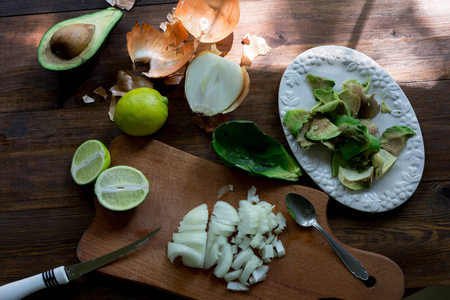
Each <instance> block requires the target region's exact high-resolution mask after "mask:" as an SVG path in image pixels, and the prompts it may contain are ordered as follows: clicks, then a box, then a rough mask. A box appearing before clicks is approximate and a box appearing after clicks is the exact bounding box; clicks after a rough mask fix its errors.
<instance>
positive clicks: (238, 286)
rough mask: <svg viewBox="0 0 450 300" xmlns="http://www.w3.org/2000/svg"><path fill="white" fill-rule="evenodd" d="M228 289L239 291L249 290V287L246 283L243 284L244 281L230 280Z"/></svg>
mask: <svg viewBox="0 0 450 300" xmlns="http://www.w3.org/2000/svg"><path fill="white" fill-rule="evenodd" d="M227 289H228V290H231V291H238V292H243V291H248V287H246V286H245V284H242V283H240V282H236V281H230V282H228V284H227Z"/></svg>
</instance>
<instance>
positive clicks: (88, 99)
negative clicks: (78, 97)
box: [82, 95, 95, 103]
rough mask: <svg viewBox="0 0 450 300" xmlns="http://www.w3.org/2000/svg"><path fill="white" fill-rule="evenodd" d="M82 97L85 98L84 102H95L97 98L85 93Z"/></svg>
mask: <svg viewBox="0 0 450 300" xmlns="http://www.w3.org/2000/svg"><path fill="white" fill-rule="evenodd" d="M82 98H83V102H84V103H93V102H95V100H94V99H93V98H91V97H89V96H88V95H84V96H83V97H82Z"/></svg>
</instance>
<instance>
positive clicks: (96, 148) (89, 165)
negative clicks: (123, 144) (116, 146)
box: [70, 140, 111, 185]
mask: <svg viewBox="0 0 450 300" xmlns="http://www.w3.org/2000/svg"><path fill="white" fill-rule="evenodd" d="M110 162H111V156H110V155H109V151H108V149H107V148H106V147H105V145H104V144H103V143H102V142H100V141H97V140H88V141H86V142H84V143H83V144H81V146H80V147H78V149H77V150H76V151H75V154H74V155H73V159H72V166H71V168H70V173H71V174H72V177H73V179H74V180H75V182H76V183H77V184H80V185H83V184H88V183H91V182H93V181H94V180H95V179H97V177H98V175H99V174H100V173H101V172H103V171H104V170H106V169H107V168H108V167H109V164H110Z"/></svg>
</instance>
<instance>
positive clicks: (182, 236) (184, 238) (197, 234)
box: [172, 231, 206, 253]
mask: <svg viewBox="0 0 450 300" xmlns="http://www.w3.org/2000/svg"><path fill="white" fill-rule="evenodd" d="M172 239H173V241H174V242H175V243H178V244H183V245H186V246H189V247H191V248H193V249H195V250H196V251H198V252H199V253H201V252H204V251H205V249H204V248H205V246H206V231H184V232H178V233H174V234H173V236H172Z"/></svg>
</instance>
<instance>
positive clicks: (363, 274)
mask: <svg viewBox="0 0 450 300" xmlns="http://www.w3.org/2000/svg"><path fill="white" fill-rule="evenodd" d="M313 226H314V227H315V228H316V229H317V230H319V232H320V233H321V234H322V235H323V237H324V238H325V239H326V240H327V241H328V243H330V245H331V247H333V249H334V251H336V253H337V255H338V256H339V258H340V259H341V260H342V262H343V263H344V265H345V266H346V267H347V268H348V269H349V270H350V272H351V273H352V274H353V275H355V276H356V277H357V278H359V279H362V280H367V279H368V278H369V274H368V273H367V271H366V269H364V267H363V265H362V264H361V263H360V262H359V261H357V260H356V258H354V257H353V256H352V255H351V254H350V253H348V252H347V251H346V250H345V249H344V248H342V246H341V245H339V244H338V243H337V242H336V241H335V240H334V239H333V238H332V237H331V236H330V235H329V234H328V233H327V232H326V231H325V230H324V229H323V228H322V227H321V226H320V225H319V224H318V223H317V222H316V223H315V224H314V225H313Z"/></svg>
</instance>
